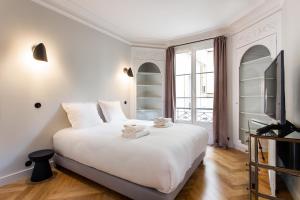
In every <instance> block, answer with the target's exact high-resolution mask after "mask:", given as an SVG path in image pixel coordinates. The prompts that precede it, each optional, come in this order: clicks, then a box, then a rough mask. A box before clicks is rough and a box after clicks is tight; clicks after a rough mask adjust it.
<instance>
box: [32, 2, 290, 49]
mask: <svg viewBox="0 0 300 200" xmlns="http://www.w3.org/2000/svg"><path fill="white" fill-rule="evenodd" d="M31 1H33V2H34V3H37V4H39V5H40V6H43V7H46V8H48V9H50V10H52V11H54V12H57V13H59V14H61V15H63V16H65V17H68V18H70V19H72V20H75V21H77V22H79V23H81V24H83V25H86V26H88V27H90V28H92V29H94V30H96V31H99V32H101V33H103V34H105V35H107V36H109V37H111V38H114V39H116V40H119V41H121V42H123V43H125V44H128V45H130V46H132V47H146V48H156V49H166V48H167V47H169V46H173V45H178V44H182V43H187V42H192V41H195V40H202V39H206V38H210V37H216V36H220V35H227V36H231V35H235V34H237V33H239V32H241V31H242V30H245V29H246V28H248V27H250V26H252V25H253V24H255V23H257V22H259V21H261V20H263V19H264V18H266V17H268V16H270V15H272V14H274V13H276V12H277V11H279V10H280V9H281V8H282V6H283V3H284V1H285V0H266V1H265V2H264V3H263V4H258V5H256V6H253V7H256V9H255V10H253V9H254V8H253V7H252V9H248V10H246V11H245V12H243V13H242V14H240V15H239V16H236V17H234V18H233V20H231V22H229V23H227V24H223V25H220V26H217V27H213V28H211V29H207V30H203V31H201V32H198V33H194V34H189V35H183V36H181V37H177V38H174V39H170V40H169V41H166V43H165V44H149V43H140V42H133V41H129V40H127V39H125V38H123V37H121V36H119V35H117V34H114V33H112V32H110V31H107V30H105V29H103V28H100V27H99V26H97V25H94V24H92V23H91V22H88V20H85V19H81V18H80V17H76V16H75V15H74V14H71V13H70V12H67V11H65V10H63V9H60V8H58V7H57V6H54V5H52V4H50V3H49V2H47V1H44V0H31Z"/></svg>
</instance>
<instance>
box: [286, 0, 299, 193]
mask: <svg viewBox="0 0 300 200" xmlns="http://www.w3.org/2000/svg"><path fill="white" fill-rule="evenodd" d="M299 9H300V1H299V0H286V1H285V3H284V7H283V46H284V50H285V72H286V112H287V119H288V120H289V121H291V122H292V123H294V124H296V125H297V126H298V127H300V23H299V19H300V10H299ZM287 185H288V187H289V189H290V191H291V193H292V194H293V197H294V199H300V179H299V178H298V179H297V178H295V177H289V178H287Z"/></svg>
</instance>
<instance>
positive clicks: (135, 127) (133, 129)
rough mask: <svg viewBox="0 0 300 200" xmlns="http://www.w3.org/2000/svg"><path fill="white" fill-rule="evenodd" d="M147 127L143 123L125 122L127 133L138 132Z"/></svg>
mask: <svg viewBox="0 0 300 200" xmlns="http://www.w3.org/2000/svg"><path fill="white" fill-rule="evenodd" d="M145 129H146V126H143V125H136V124H125V125H124V130H125V131H126V132H127V133H136V132H139V131H143V130H145Z"/></svg>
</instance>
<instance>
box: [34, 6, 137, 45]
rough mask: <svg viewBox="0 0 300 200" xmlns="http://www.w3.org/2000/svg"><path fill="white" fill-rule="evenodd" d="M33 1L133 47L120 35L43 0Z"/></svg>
mask: <svg viewBox="0 0 300 200" xmlns="http://www.w3.org/2000/svg"><path fill="white" fill-rule="evenodd" d="M31 1H33V2H34V3H37V4H39V5H40V6H43V7H46V8H48V9H50V10H52V11H54V12H57V13H59V14H61V15H63V16H65V17H68V18H70V19H72V20H75V21H77V22H79V23H81V24H83V25H86V26H88V27H90V28H92V29H94V30H96V31H99V32H101V33H103V34H105V35H107V36H110V37H112V38H114V39H117V40H119V41H121V42H123V43H125V44H128V45H132V43H131V42H130V41H128V40H126V39H124V38H122V37H120V36H118V35H116V34H114V33H111V32H109V31H107V30H105V29H103V28H100V27H98V26H96V25H93V24H92V23H90V22H88V21H87V20H83V19H80V18H79V17H76V16H74V15H73V14H71V13H69V12H67V11H64V10H62V9H59V8H57V7H55V6H53V5H51V4H49V3H47V2H45V1H43V0H31Z"/></svg>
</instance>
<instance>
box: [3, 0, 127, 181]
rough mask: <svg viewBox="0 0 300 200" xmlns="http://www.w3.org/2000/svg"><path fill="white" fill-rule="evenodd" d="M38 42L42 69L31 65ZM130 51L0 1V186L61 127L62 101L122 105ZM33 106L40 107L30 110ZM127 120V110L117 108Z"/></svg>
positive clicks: (14, 1)
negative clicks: (43, 60) (44, 57)
mask: <svg viewBox="0 0 300 200" xmlns="http://www.w3.org/2000/svg"><path fill="white" fill-rule="evenodd" d="M39 42H43V43H44V44H45V46H46V49H47V54H48V60H49V62H48V63H38V61H36V60H34V59H33V58H32V52H31V47H32V46H33V45H34V44H37V43H39ZM129 64H130V47H129V46H128V45H127V44H123V43H121V42H119V41H117V40H115V39H112V38H110V37H108V36H106V35H103V34H101V33H99V32H97V31H95V30H93V29H90V28H88V27H86V26H84V25H81V24H79V23H78V22H75V21H73V20H70V19H68V18H66V17H63V16H61V15H59V14H57V13H54V12H52V11H50V10H48V9H45V8H43V7H41V6H39V5H37V4H35V3H33V2H32V1H30V0H1V1H0V184H1V181H2V182H3V181H5V180H6V178H9V177H6V176H7V175H10V174H12V173H15V172H19V171H20V170H23V169H25V166H24V162H25V161H26V160H27V154H28V153H30V152H31V151H33V150H37V149H41V148H51V147H52V135H53V134H54V133H55V132H56V131H57V130H59V129H61V128H64V127H68V126H69V124H68V121H67V118H66V115H65V113H64V112H63V110H62V108H61V106H60V104H61V102H66V101H96V100H97V99H99V98H102V99H108V100H110V99H111V100H112V99H115V100H122V101H123V100H127V101H128V100H129V84H128V77H126V76H125V74H124V73H123V67H128V66H129ZM35 102H41V103H42V108H41V109H38V110H37V109H35V108H34V107H33V104H34V103H35ZM123 108H124V110H125V112H126V113H127V114H128V113H129V104H127V105H123Z"/></svg>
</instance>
